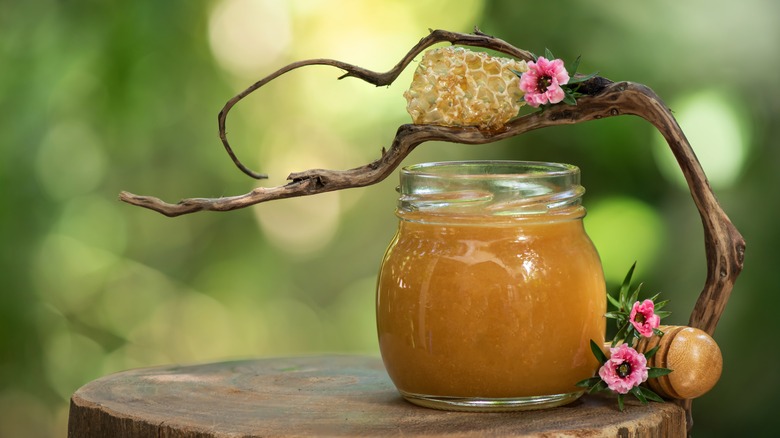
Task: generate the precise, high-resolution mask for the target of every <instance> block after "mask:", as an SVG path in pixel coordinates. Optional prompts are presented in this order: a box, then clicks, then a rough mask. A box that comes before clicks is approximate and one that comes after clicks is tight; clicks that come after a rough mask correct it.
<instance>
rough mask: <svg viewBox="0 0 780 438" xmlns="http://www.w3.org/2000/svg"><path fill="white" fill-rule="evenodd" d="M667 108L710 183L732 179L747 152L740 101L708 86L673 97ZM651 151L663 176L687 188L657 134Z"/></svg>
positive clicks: (722, 183) (719, 184)
mask: <svg viewBox="0 0 780 438" xmlns="http://www.w3.org/2000/svg"><path fill="white" fill-rule="evenodd" d="M671 108H672V110H673V111H674V114H675V118H676V119H677V122H678V123H679V124H680V127H681V128H682V129H683V131H684V132H685V136H686V137H687V138H688V141H689V142H690V143H691V147H692V148H693V150H694V151H695V152H696V156H697V158H698V159H699V162H700V163H701V165H702V167H703V168H704V171H705V172H706V173H707V178H708V179H709V181H710V184H711V185H712V186H713V187H714V188H727V187H731V186H732V185H733V184H734V183H736V182H737V180H738V178H739V177H740V175H741V173H742V170H743V168H744V165H745V161H746V159H747V157H748V153H749V152H750V151H749V147H750V140H749V138H750V133H749V132H747V129H748V128H747V127H748V125H747V124H746V123H745V122H744V118H745V115H744V114H741V113H740V112H739V110H740V109H742V108H744V105H743V104H742V103H741V102H740V101H739V100H735V98H733V97H732V98H729V97H728V96H727V95H725V94H724V93H723V92H722V91H720V90H718V89H709V90H704V91H699V92H695V93H691V94H687V95H684V96H682V97H680V98H678V99H676V100H675V101H673V102H672V105H671ZM653 152H654V156H655V158H656V161H657V162H658V166H659V168H660V169H661V171H662V173H663V174H664V176H666V178H667V179H669V180H670V181H673V182H675V183H677V184H678V185H679V186H681V187H684V188H686V189H687V188H688V184H687V183H686V182H685V178H684V177H683V175H682V172H680V167H679V165H678V164H677V161H676V160H675V159H674V156H673V155H672V153H671V151H670V150H669V146H668V145H667V143H666V140H664V138H663V137H661V135H660V134H658V135H657V136H656V143H655V145H654V148H653Z"/></svg>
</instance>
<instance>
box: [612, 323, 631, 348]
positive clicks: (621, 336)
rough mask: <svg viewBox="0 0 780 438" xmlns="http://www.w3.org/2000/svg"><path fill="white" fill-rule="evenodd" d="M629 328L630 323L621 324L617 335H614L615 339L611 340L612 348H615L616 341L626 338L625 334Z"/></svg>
mask: <svg viewBox="0 0 780 438" xmlns="http://www.w3.org/2000/svg"><path fill="white" fill-rule="evenodd" d="M629 327H631V323H629V322H626V323H625V324H623V326H622V327H620V329H618V331H617V333H615V337H614V338H612V346H613V347H614V346H616V345H617V343H618V341H621V340H623V339H625V338H626V333H627V332H628V328H629Z"/></svg>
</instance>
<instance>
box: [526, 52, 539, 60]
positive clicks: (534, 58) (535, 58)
mask: <svg viewBox="0 0 780 438" xmlns="http://www.w3.org/2000/svg"><path fill="white" fill-rule="evenodd" d="M528 54H529V55H531V58H532V59H533V60H534V61H536V60H538V59H539V57H538V56H536V53H533V52H528Z"/></svg>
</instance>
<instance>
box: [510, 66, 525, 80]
mask: <svg viewBox="0 0 780 438" xmlns="http://www.w3.org/2000/svg"><path fill="white" fill-rule="evenodd" d="M509 71H511V72H512V73H514V74H516V75H517V77H518V78H521V77H523V72H521V71H517V70H514V69H511V68H510V69H509Z"/></svg>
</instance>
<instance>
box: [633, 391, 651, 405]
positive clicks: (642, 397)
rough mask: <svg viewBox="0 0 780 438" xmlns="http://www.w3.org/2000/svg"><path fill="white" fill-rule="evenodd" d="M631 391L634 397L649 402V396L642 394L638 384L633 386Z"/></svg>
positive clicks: (643, 402)
mask: <svg viewBox="0 0 780 438" xmlns="http://www.w3.org/2000/svg"><path fill="white" fill-rule="evenodd" d="M630 392H631V394H632V395H633V396H634V397H636V398H637V399H638V400H639V401H641V402H642V404H645V405H646V404H647V398H645V395H644V394H642V390H640V389H639V387H638V386H635V387H633V388H631V391H630Z"/></svg>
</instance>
